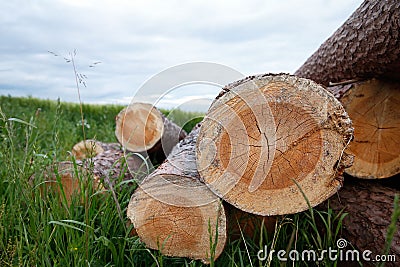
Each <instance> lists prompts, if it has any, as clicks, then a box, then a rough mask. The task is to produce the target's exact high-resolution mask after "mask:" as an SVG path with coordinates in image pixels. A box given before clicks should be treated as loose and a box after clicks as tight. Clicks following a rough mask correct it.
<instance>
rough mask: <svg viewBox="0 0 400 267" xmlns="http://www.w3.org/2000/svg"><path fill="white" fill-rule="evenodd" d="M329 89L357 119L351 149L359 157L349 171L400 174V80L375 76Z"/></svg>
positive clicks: (366, 174)
mask: <svg viewBox="0 0 400 267" xmlns="http://www.w3.org/2000/svg"><path fill="white" fill-rule="evenodd" d="M327 89H328V90H329V91H331V92H332V93H334V94H335V96H336V97H337V98H338V99H339V100H340V101H341V102H342V104H343V106H344V107H345V109H346V111H347V112H348V113H349V116H350V118H351V119H352V121H353V126H354V142H352V144H351V145H350V146H349V147H348V152H349V153H350V154H353V155H355V158H354V163H353V166H351V167H350V168H348V169H346V172H347V173H348V174H350V175H352V176H355V177H358V178H367V179H373V178H387V177H391V176H393V175H395V174H397V173H400V109H399V107H400V82H390V81H383V80H376V79H372V80H369V81H365V82H357V83H352V84H347V85H338V86H334V87H328V88H327Z"/></svg>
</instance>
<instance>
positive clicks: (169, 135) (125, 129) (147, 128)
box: [115, 103, 186, 156]
mask: <svg viewBox="0 0 400 267" xmlns="http://www.w3.org/2000/svg"><path fill="white" fill-rule="evenodd" d="M115 135H116V137H117V139H118V142H119V143H120V144H121V145H122V146H124V147H125V148H126V149H127V150H129V151H133V152H145V151H147V152H148V153H152V152H155V151H157V150H160V149H162V151H163V153H164V154H165V155H166V156H167V155H168V154H169V153H170V152H171V150H172V148H173V147H174V145H176V144H177V143H178V142H179V141H180V140H182V139H183V138H185V136H186V132H185V131H184V130H183V129H182V128H180V127H179V126H177V125H176V124H175V123H173V122H172V121H170V120H168V119H167V118H166V117H165V116H164V115H163V114H162V113H161V112H160V111H159V110H158V109H156V108H155V107H154V106H152V105H150V104H146V103H132V104H130V105H129V106H128V107H127V108H124V109H123V110H121V112H120V113H119V114H118V115H117V117H116V128H115Z"/></svg>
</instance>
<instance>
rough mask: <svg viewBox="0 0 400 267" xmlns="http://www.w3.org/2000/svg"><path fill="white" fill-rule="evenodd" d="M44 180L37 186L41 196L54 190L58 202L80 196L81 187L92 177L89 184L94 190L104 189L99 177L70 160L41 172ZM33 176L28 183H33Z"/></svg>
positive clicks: (69, 202)
mask: <svg viewBox="0 0 400 267" xmlns="http://www.w3.org/2000/svg"><path fill="white" fill-rule="evenodd" d="M43 175H44V179H45V182H44V183H43V184H41V186H40V187H39V189H40V191H41V194H42V195H43V196H45V195H47V192H48V191H49V190H51V191H53V192H55V194H56V195H57V196H58V197H59V199H60V202H62V200H63V199H65V201H66V203H67V204H68V205H69V204H71V202H72V199H73V198H74V197H77V196H80V192H81V188H82V187H83V186H85V185H88V184H86V183H87V182H88V180H87V179H92V181H90V185H91V186H92V189H93V190H94V191H101V190H103V189H104V187H103V185H102V183H101V180H100V177H98V176H96V175H93V174H90V172H88V170H87V169H85V168H83V167H82V166H79V165H74V164H73V163H72V162H70V161H63V162H58V163H55V164H53V165H51V166H49V167H48V168H46V170H45V171H44V172H43ZM34 179H35V176H32V177H31V178H30V183H31V184H32V185H34Z"/></svg>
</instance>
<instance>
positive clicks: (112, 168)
mask: <svg viewBox="0 0 400 267" xmlns="http://www.w3.org/2000/svg"><path fill="white" fill-rule="evenodd" d="M72 155H74V156H75V157H77V159H78V160H76V163H77V164H78V165H79V166H82V167H84V168H86V169H88V170H92V172H93V174H94V175H95V176H96V177H100V178H101V179H103V180H104V182H105V187H107V185H114V184H115V182H116V181H118V180H123V181H128V180H136V181H137V182H140V181H141V180H142V179H143V178H144V177H145V176H146V175H147V174H148V173H150V172H151V171H152V164H151V162H150V161H149V160H148V159H146V158H145V155H143V154H140V153H132V152H126V151H124V150H123V148H122V147H121V145H120V144H118V143H103V142H100V141H96V140H86V141H81V142H79V143H77V144H76V145H74V147H73V149H72Z"/></svg>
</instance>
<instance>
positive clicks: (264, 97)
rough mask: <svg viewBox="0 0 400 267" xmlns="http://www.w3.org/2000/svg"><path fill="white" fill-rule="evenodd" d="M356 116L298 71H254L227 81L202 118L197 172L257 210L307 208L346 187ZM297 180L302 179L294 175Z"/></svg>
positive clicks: (234, 199)
mask: <svg viewBox="0 0 400 267" xmlns="http://www.w3.org/2000/svg"><path fill="white" fill-rule="evenodd" d="M352 134H353V128H352V127H351V121H350V119H349V117H348V116H347V113H346V112H345V111H344V109H343V107H342V106H341V104H340V103H339V101H338V100H337V99H335V97H334V96H333V95H331V94H330V93H328V92H327V91H326V90H325V89H324V88H322V87H321V86H319V85H317V84H316V83H314V82H312V81H310V80H307V79H301V78H297V77H294V76H290V75H286V74H279V75H272V74H265V75H259V76H251V77H248V78H246V79H244V80H241V81H238V82H235V83H233V84H231V85H228V86H226V87H225V88H223V91H222V92H221V93H220V95H219V96H218V97H217V99H216V100H215V101H214V102H213V103H212V105H211V107H210V109H209V110H208V112H207V115H206V117H205V118H204V120H203V123H202V126H201V131H200V134H199V137H198V142H197V146H196V156H197V165H198V170H199V173H200V175H201V177H202V179H203V180H204V182H205V183H206V184H207V185H208V187H209V188H210V189H211V190H212V191H213V192H214V193H216V194H217V195H218V196H220V197H222V198H223V199H224V200H226V201H227V202H229V203H230V204H232V205H234V206H236V207H237V208H239V209H241V210H244V211H246V212H250V213H254V214H259V215H264V216H265V215H279V214H289V213H295V212H300V211H303V210H305V209H307V203H306V201H305V198H304V196H303V194H302V193H301V191H300V190H299V187H301V188H302V190H303V192H304V193H305V195H306V196H307V198H308V200H309V201H310V202H311V205H313V206H315V205H317V204H319V203H321V202H323V201H324V200H326V199H327V198H329V197H330V196H331V195H332V194H334V193H335V192H336V191H337V190H338V189H339V188H340V186H341V178H340V176H341V173H342V172H343V168H344V167H345V166H348V165H350V164H351V159H352V158H351V157H348V156H347V155H346V154H345V153H343V150H344V149H345V147H346V146H347V145H348V143H349V142H350V139H351V138H352ZM294 181H296V183H297V184H296V183H295V182H294Z"/></svg>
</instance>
